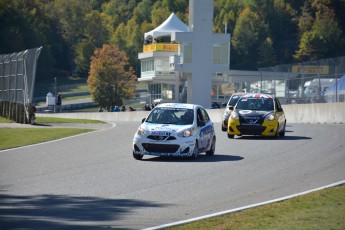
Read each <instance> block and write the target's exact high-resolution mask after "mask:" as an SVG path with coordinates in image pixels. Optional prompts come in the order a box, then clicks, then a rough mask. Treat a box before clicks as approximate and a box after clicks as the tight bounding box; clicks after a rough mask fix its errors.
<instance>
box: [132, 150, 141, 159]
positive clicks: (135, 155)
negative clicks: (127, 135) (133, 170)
mask: <svg viewBox="0 0 345 230" xmlns="http://www.w3.org/2000/svg"><path fill="white" fill-rule="evenodd" d="M133 157H134V158H135V159H136V160H141V159H143V155H141V154H136V153H134V152H133Z"/></svg>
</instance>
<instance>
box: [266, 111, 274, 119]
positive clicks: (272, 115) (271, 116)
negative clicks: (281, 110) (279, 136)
mask: <svg viewBox="0 0 345 230" xmlns="http://www.w3.org/2000/svg"><path fill="white" fill-rule="evenodd" d="M274 119H275V117H274V114H273V113H271V114H269V115H267V116H266V118H265V120H268V121H273V120H274Z"/></svg>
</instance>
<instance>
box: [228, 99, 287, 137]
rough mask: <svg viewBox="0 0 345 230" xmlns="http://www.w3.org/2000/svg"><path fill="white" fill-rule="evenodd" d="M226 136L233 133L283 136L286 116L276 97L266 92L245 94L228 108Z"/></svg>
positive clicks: (230, 135) (238, 134)
mask: <svg viewBox="0 0 345 230" xmlns="http://www.w3.org/2000/svg"><path fill="white" fill-rule="evenodd" d="M230 109H232V110H233V111H232V113H231V115H230V117H229V121H228V129H227V133H228V137H229V138H234V137H235V135H237V136H243V135H259V136H271V137H279V136H285V127H286V118H285V114H284V111H283V108H282V107H281V104H280V102H279V100H278V98H276V97H273V96H271V95H268V94H259V93H255V94H246V95H244V96H242V98H241V99H240V100H239V101H238V102H237V104H236V105H235V106H234V107H233V108H230Z"/></svg>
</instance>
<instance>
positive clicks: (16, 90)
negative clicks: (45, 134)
mask: <svg viewBox="0 0 345 230" xmlns="http://www.w3.org/2000/svg"><path fill="white" fill-rule="evenodd" d="M41 49H42V47H39V48H34V49H28V50H25V51H22V52H18V53H12V54H2V55H0V116H1V117H5V118H8V119H10V120H13V121H15V122H17V123H26V124H27V123H29V122H30V115H31V114H32V110H33V104H32V100H33V94H34V86H35V78H36V65H37V59H38V57H39V55H40V52H41Z"/></svg>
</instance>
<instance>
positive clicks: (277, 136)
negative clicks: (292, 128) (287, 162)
mask: <svg viewBox="0 0 345 230" xmlns="http://www.w3.org/2000/svg"><path fill="white" fill-rule="evenodd" d="M274 138H279V124H277V131H276V135H275V136H274Z"/></svg>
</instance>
